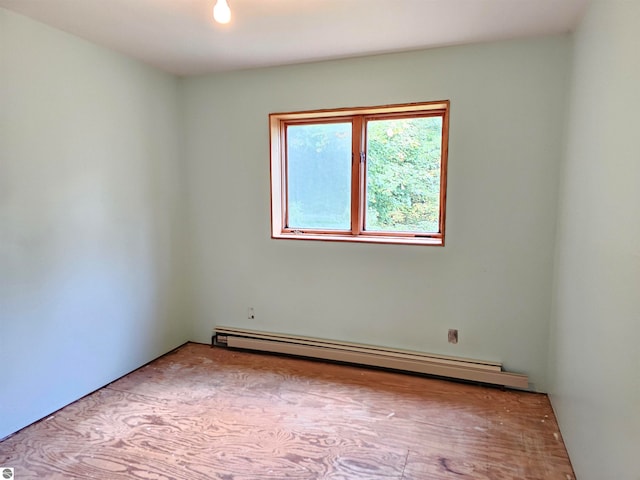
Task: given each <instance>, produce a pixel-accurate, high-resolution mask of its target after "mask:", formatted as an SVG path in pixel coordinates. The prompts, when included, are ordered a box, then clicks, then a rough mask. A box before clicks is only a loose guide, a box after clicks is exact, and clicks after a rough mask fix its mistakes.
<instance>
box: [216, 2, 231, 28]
mask: <svg viewBox="0 0 640 480" xmlns="http://www.w3.org/2000/svg"><path fill="white" fill-rule="evenodd" d="M213 18H214V19H215V21H216V22H218V23H229V21H230V20H231V9H230V8H229V5H228V4H227V0H218V1H217V2H216V4H215V6H214V7H213Z"/></svg>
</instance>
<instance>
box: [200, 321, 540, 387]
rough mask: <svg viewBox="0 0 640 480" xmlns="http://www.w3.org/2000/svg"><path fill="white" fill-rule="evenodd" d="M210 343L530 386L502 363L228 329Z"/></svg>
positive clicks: (219, 331)
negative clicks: (507, 369) (503, 367)
mask: <svg viewBox="0 0 640 480" xmlns="http://www.w3.org/2000/svg"><path fill="white" fill-rule="evenodd" d="M212 343H213V344H214V345H216V346H225V347H230V348H239V349H243V350H256V351H261V352H270V353H280V354H285V355H294V356H299V357H307V358H314V359H321V360H330V361H335V362H345V363H352V364H357V365H364V366H371V367H380V368H388V369H392V370H400V371H405V372H413V373H422V374H427V375H436V376H439V377H448V378H455V379H459V380H469V381H472V382H480V383H487V384H492V385H502V386H505V387H513V388H523V389H526V388H528V387H529V379H528V377H527V376H526V375H521V374H518V373H510V372H505V371H503V370H502V364H500V363H495V362H485V361H482V360H470V359H465V358H456V357H446V356H439V355H430V354H426V353H420V352H411V351H406V350H396V349H392V348H385V347H375V346H371V345H361V344H358V343H349V342H338V341H334V340H323V339H320V338H310V337H299V336H294V335H284V334H280V333H268V332H258V331H255V330H245V329H240V328H230V327H216V329H215V332H214V336H213V339H212Z"/></svg>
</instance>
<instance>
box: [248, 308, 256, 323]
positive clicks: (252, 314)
mask: <svg viewBox="0 0 640 480" xmlns="http://www.w3.org/2000/svg"><path fill="white" fill-rule="evenodd" d="M247 318H248V319H249V320H253V319H254V318H256V314H255V313H254V311H253V307H249V312H248V314H247Z"/></svg>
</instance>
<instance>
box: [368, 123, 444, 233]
mask: <svg viewBox="0 0 640 480" xmlns="http://www.w3.org/2000/svg"><path fill="white" fill-rule="evenodd" d="M441 143H442V119H441V118H440V117H423V118H409V119H393V120H373V121H370V122H368V128H367V185H366V188H367V210H366V225H365V228H366V229H367V230H382V231H408V232H437V231H438V220H439V212H440V159H441Z"/></svg>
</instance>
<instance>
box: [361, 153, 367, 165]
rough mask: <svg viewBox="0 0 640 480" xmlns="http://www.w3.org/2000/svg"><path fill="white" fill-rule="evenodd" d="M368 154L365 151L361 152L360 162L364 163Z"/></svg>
mask: <svg viewBox="0 0 640 480" xmlns="http://www.w3.org/2000/svg"><path fill="white" fill-rule="evenodd" d="M366 156H367V154H366V153H364V152H360V163H364V160H365V158H366Z"/></svg>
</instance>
